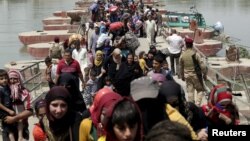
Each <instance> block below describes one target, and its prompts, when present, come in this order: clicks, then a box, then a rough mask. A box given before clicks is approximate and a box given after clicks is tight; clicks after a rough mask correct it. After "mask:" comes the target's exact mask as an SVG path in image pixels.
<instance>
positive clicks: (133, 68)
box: [126, 53, 143, 80]
mask: <svg viewBox="0 0 250 141" xmlns="http://www.w3.org/2000/svg"><path fill="white" fill-rule="evenodd" d="M126 65H127V66H128V71H129V73H131V74H132V79H131V80H134V79H137V78H139V77H141V76H143V71H142V69H141V67H140V65H139V63H138V62H135V61H134V55H133V54H132V53H129V54H128V56H127V61H126Z"/></svg>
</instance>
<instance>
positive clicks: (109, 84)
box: [104, 76, 114, 90]
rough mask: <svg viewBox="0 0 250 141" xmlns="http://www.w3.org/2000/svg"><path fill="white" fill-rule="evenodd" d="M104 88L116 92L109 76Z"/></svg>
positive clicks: (106, 78)
mask: <svg viewBox="0 0 250 141" xmlns="http://www.w3.org/2000/svg"><path fill="white" fill-rule="evenodd" d="M104 87H106V88H110V89H111V90H114V86H113V84H112V82H111V78H110V77H109V76H106V77H105V85H104Z"/></svg>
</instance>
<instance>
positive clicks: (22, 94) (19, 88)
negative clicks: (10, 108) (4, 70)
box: [8, 70, 28, 101]
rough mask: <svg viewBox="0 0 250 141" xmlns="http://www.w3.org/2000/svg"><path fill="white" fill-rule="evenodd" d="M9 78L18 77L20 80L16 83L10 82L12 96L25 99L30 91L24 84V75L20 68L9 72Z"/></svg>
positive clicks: (15, 98)
mask: <svg viewBox="0 0 250 141" xmlns="http://www.w3.org/2000/svg"><path fill="white" fill-rule="evenodd" d="M8 76H9V78H16V79H18V82H17V83H15V84H10V89H11V97H12V98H13V99H14V100H21V101H24V99H25V98H26V97H27V96H28V91H27V90H25V88H24V86H23V77H22V75H21V73H20V72H19V71H18V70H10V71H9V72H8Z"/></svg>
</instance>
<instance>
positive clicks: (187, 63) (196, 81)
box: [179, 38, 206, 106]
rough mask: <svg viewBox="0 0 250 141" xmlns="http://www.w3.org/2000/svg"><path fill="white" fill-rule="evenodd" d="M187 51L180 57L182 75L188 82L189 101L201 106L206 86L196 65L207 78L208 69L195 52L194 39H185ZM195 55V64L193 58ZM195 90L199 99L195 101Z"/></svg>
mask: <svg viewBox="0 0 250 141" xmlns="http://www.w3.org/2000/svg"><path fill="white" fill-rule="evenodd" d="M185 44H186V48H187V49H186V50H185V51H184V52H183V53H182V54H181V56H180V60H179V61H180V62H179V63H180V75H181V78H182V80H183V81H186V86H187V93H188V101H190V102H194V103H195V104H197V105H198V106H200V104H201V102H202V98H203V96H204V86H203V81H202V79H203V78H202V77H198V75H197V72H196V71H195V67H196V65H199V66H200V70H201V73H202V74H203V76H205V73H206V67H205V64H204V63H203V62H202V60H201V57H200V56H199V55H198V54H197V53H196V52H195V51H194V50H193V39H191V38H185ZM193 55H194V57H195V59H196V60H197V61H196V63H197V64H195V62H194V61H193V58H192V56H193ZM195 90H196V91H197V99H196V101H195Z"/></svg>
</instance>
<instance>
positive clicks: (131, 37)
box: [125, 31, 140, 52]
mask: <svg viewBox="0 0 250 141" xmlns="http://www.w3.org/2000/svg"><path fill="white" fill-rule="evenodd" d="M125 44H126V47H127V48H129V49H131V50H133V52H134V51H135V50H136V49H137V48H138V47H139V46H140V42H139V40H138V38H137V37H136V35H135V34H134V33H133V32H131V31H129V32H127V33H126V34H125Z"/></svg>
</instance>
